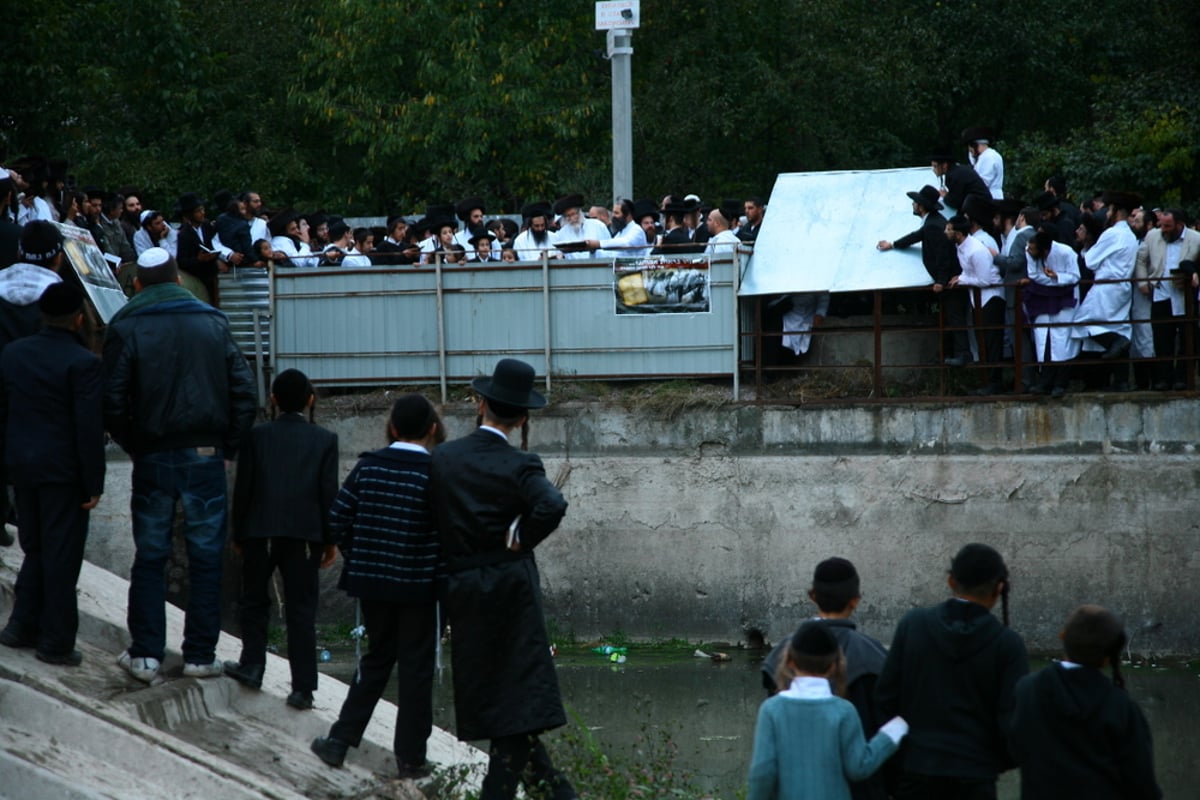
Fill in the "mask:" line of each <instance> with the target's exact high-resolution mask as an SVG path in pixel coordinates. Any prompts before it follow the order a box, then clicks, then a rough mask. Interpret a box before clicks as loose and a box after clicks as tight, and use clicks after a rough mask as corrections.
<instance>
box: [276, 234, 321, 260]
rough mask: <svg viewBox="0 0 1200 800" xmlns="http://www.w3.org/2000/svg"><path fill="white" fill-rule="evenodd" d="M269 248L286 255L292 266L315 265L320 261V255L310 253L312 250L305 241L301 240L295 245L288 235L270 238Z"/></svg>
mask: <svg viewBox="0 0 1200 800" xmlns="http://www.w3.org/2000/svg"><path fill="white" fill-rule="evenodd" d="M271 249H272V250H278V251H279V252H281V253H283V254H284V255H285V256H287V257H288V259H289V260H290V261H291V262H292V266H293V267H315V266H317V264H319V263H321V259H320V257H319V256H314V255H312V250H311V249H310V248H309V246H308V245H307V244H306V243H304V242H301V243H300V244H299V245H298V246H297V244H296V243H295V242H293V241H292V237H290V236H276V237H275V238H274V239H272V240H271ZM304 256H308V258H305V257H304Z"/></svg>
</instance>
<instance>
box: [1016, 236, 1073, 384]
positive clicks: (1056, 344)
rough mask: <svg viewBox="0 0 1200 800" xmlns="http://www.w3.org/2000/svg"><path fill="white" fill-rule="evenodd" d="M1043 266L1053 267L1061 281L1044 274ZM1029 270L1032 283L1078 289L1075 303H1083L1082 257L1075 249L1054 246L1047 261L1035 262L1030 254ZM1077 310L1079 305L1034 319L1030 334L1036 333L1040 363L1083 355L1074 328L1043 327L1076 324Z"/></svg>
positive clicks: (1026, 259)
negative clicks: (1081, 288)
mask: <svg viewBox="0 0 1200 800" xmlns="http://www.w3.org/2000/svg"><path fill="white" fill-rule="evenodd" d="M1043 266H1047V267H1049V268H1050V269H1051V271H1053V272H1054V273H1055V274H1056V275H1057V276H1058V278H1057V279H1055V278H1051V277H1050V276H1049V275H1047V274H1046V273H1045V272H1043V271H1042V267H1043ZM1025 270H1026V274H1027V275H1028V276H1029V280H1031V281H1033V282H1034V283H1036V284H1040V285H1042V286H1074V287H1075V300H1076V301H1078V300H1079V287H1078V284H1079V258H1078V256H1077V255H1076V253H1075V251H1074V250H1073V249H1071V248H1070V247H1068V246H1067V245H1065V244H1063V243H1062V242H1054V243H1053V244H1052V245H1051V246H1050V253H1049V255H1047V256H1046V258H1045V260H1042V259H1036V260H1035V259H1034V257H1033V256H1031V255H1029V254H1028V253H1026V254H1025ZM1076 308H1077V306H1071V307H1070V308H1064V309H1062V310H1061V311H1059V312H1058V313H1057V314H1039V315H1038V316H1036V317H1034V318H1033V325H1034V327H1033V328H1031V329H1030V333H1032V334H1033V349H1034V353H1035V354H1036V355H1037V360H1038V361H1042V362H1045V361H1070V360H1071V359H1072V358H1074V357H1075V356H1077V355H1079V340H1078V339H1073V338H1071V331H1072V330H1073V329H1072V328H1071V327H1070V326H1069V325H1063V326H1062V327H1056V328H1049V327H1043V326H1046V325H1053V324H1057V323H1069V322H1072V321H1073V320H1074V319H1075V311H1076ZM1047 339H1049V340H1050V350H1049V352H1048V353H1047V350H1046V340H1047Z"/></svg>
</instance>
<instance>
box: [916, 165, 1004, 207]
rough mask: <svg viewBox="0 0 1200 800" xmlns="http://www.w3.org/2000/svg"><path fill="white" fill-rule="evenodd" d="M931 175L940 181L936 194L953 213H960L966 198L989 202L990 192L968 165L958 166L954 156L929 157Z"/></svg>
mask: <svg viewBox="0 0 1200 800" xmlns="http://www.w3.org/2000/svg"><path fill="white" fill-rule="evenodd" d="M930 165H931V166H932V167H933V174H934V175H937V176H938V177H939V178H941V179H942V184H943V186H942V189H941V190H940V191H939V192H938V193H939V194H940V195H941V197H942V200H943V201H944V202H945V203H946V205H948V206H949V207H950V208H952V209H954V210H955V211H962V210H963V205H964V203H966V200H967V198H968V197H970V196H972V195H974V196H975V197H978V198H979V199H980V200H987V201H991V199H992V191H991V189H989V188H988V187H987V184H986V183H984V182H983V178H981V177H979V173H978V172H976V171H975V170H974V169H973V168H972V167H971V165H970V164H959V163H958V162H957V160H956V159H955V158H954V156H952V155H949V154H947V153H935V154H934V155H932V156H931V157H930Z"/></svg>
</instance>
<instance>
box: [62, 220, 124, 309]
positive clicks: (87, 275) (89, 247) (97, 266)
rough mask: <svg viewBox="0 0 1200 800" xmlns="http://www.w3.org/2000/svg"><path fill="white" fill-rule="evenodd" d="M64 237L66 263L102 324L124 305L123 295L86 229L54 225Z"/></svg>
mask: <svg viewBox="0 0 1200 800" xmlns="http://www.w3.org/2000/svg"><path fill="white" fill-rule="evenodd" d="M54 224H55V226H56V227H57V228H58V229H59V231H61V232H62V235H63V250H64V251H65V252H66V255H67V261H69V262H70V264H71V266H72V267H73V268H74V270H75V274H76V275H78V276H79V281H80V283H82V284H83V289H84V291H85V292H87V295H88V298H89V299H90V300H91V301H92V305H93V306H94V307H95V309H96V313H97V314H98V315H99V316H100V319H101V320H102V321H103V322H104V324H105V325H107V324H108V323H109V320H111V319H112V318H113V315H114V314H116V313H117V311H119V310H120V309H121V307H122V306H124V305H125V301H126V298H125V292H124V291H122V290H121V284H120V283H118V282H117V276H116V275H114V274H113V271H112V267H110V266H109V264H108V261H107V260H105V258H104V254H103V253H101V252H100V248H99V247H97V246H96V240H95V239H93V238H92V233H91V231H89V230H88V229H87V228H79V227H76V226H75V225H64V224H62V223H61V222H56V223H54Z"/></svg>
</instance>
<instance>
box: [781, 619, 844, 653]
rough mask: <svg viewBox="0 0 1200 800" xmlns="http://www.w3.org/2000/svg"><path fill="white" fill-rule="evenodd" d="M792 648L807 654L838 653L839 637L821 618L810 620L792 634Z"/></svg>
mask: <svg viewBox="0 0 1200 800" xmlns="http://www.w3.org/2000/svg"><path fill="white" fill-rule="evenodd" d="M792 649H793V650H795V651H796V652H797V653H799V654H800V655H805V656H827V655H830V654H832V653H836V652H837V649H838V643H837V638H836V637H835V636H834V635H833V632H832V631H830V630H829V626H828V625H826V624H825V623H824V622H821V621H819V620H809V621H808V622H806V623H804V624H803V625H801V626H800V627H799V628H797V629H796V633H795V634H793V635H792Z"/></svg>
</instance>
